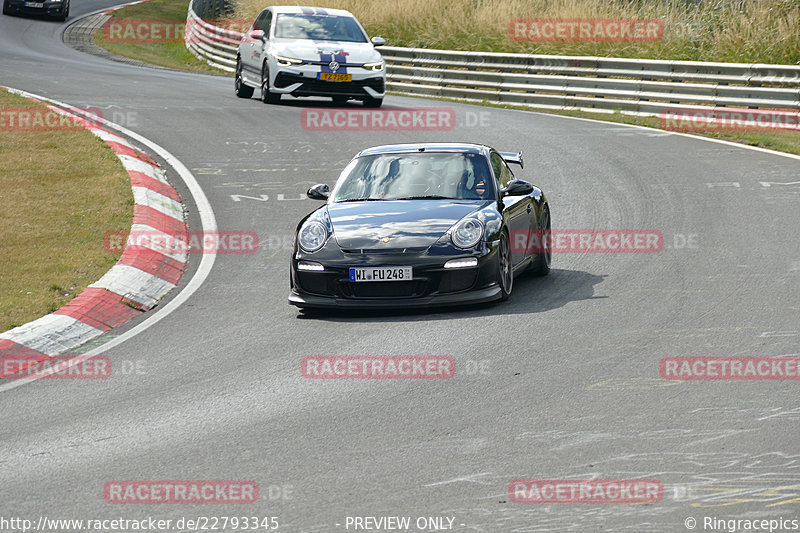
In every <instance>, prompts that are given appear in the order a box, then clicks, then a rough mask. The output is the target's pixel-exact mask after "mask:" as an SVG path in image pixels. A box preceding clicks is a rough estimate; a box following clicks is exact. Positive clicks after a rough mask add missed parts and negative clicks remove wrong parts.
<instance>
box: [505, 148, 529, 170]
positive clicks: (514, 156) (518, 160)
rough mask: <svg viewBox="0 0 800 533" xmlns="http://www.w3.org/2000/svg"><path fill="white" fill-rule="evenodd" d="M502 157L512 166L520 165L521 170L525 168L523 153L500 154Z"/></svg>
mask: <svg viewBox="0 0 800 533" xmlns="http://www.w3.org/2000/svg"><path fill="white" fill-rule="evenodd" d="M500 157H502V158H503V160H504V161H505V162H506V163H508V164H510V165H519V168H525V162H524V161H523V160H522V152H517V153H514V152H500Z"/></svg>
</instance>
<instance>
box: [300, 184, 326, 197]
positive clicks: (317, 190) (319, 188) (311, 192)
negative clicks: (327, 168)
mask: <svg viewBox="0 0 800 533" xmlns="http://www.w3.org/2000/svg"><path fill="white" fill-rule="evenodd" d="M330 195H331V189H330V187H328V184H327V183H318V184H316V185H314V186H313V187H311V188H310V189H308V192H307V193H306V196H308V197H309V198H311V199H312V200H327V199H328V197H329V196H330Z"/></svg>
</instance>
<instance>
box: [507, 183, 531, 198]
mask: <svg viewBox="0 0 800 533" xmlns="http://www.w3.org/2000/svg"><path fill="white" fill-rule="evenodd" d="M532 192H533V185H532V184H531V183H529V182H527V181H525V180H511V181H510V182H509V183H508V186H507V187H504V188H502V189H500V197H501V198H504V197H506V196H525V195H528V194H530V193H532Z"/></svg>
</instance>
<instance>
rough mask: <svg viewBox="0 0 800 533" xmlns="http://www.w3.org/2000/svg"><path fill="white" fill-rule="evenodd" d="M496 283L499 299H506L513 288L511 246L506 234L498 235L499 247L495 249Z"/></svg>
mask: <svg viewBox="0 0 800 533" xmlns="http://www.w3.org/2000/svg"><path fill="white" fill-rule="evenodd" d="M497 253H498V254H499V256H498V258H497V266H498V268H497V284H498V285H499V286H500V299H501V300H508V297H509V296H511V290H512V289H513V288H514V265H513V264H512V262H511V247H510V246H509V245H508V234H507V233H506V232H505V231H504V232H503V233H502V234H501V235H500V247H499V248H498V250H497Z"/></svg>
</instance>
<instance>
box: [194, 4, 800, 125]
mask: <svg viewBox="0 0 800 533" xmlns="http://www.w3.org/2000/svg"><path fill="white" fill-rule="evenodd" d="M213 1H221V0H193V1H192V2H191V4H190V6H189V15H188V18H187V24H186V46H187V47H188V48H189V50H191V51H192V53H194V54H195V55H196V56H197V57H199V58H200V59H203V60H205V61H207V62H208V63H209V64H211V65H213V66H215V67H218V68H221V69H223V70H227V71H229V72H233V71H234V69H235V66H236V49H237V44H238V42H239V41H240V40H241V38H242V35H243V34H242V33H239V32H235V31H230V30H226V29H223V28H217V27H215V26H212V25H210V24H208V23H206V22H205V21H203V19H202V18H201V17H200V16H198V14H197V12H198V10H200V11H202V9H205V8H204V7H202V6H204V5H205V3H207V2H213ZM380 50H381V54H382V55H383V57H384V59H385V60H386V63H387V89H388V90H390V91H392V92H394V93H397V94H403V95H415V96H420V95H422V96H432V97H445V98H451V99H456V100H464V101H473V102H489V103H495V104H515V105H521V106H528V107H536V108H545V109H558V110H567V109H581V110H587V111H603V112H614V111H620V112H622V113H626V114H635V115H657V114H659V113H660V112H662V111H664V110H666V109H673V110H675V109H695V108H697V107H700V106H703V107H705V106H711V107H717V108H724V107H735V108H752V109H792V110H800V65H769V64H746V63H711V62H699V61H660V60H652V59H622V58H607V57H573V56H553V55H536V54H502V53H489V52H461V51H453V50H428V49H417V48H399V47H391V46H384V47H381V49H380Z"/></svg>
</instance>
